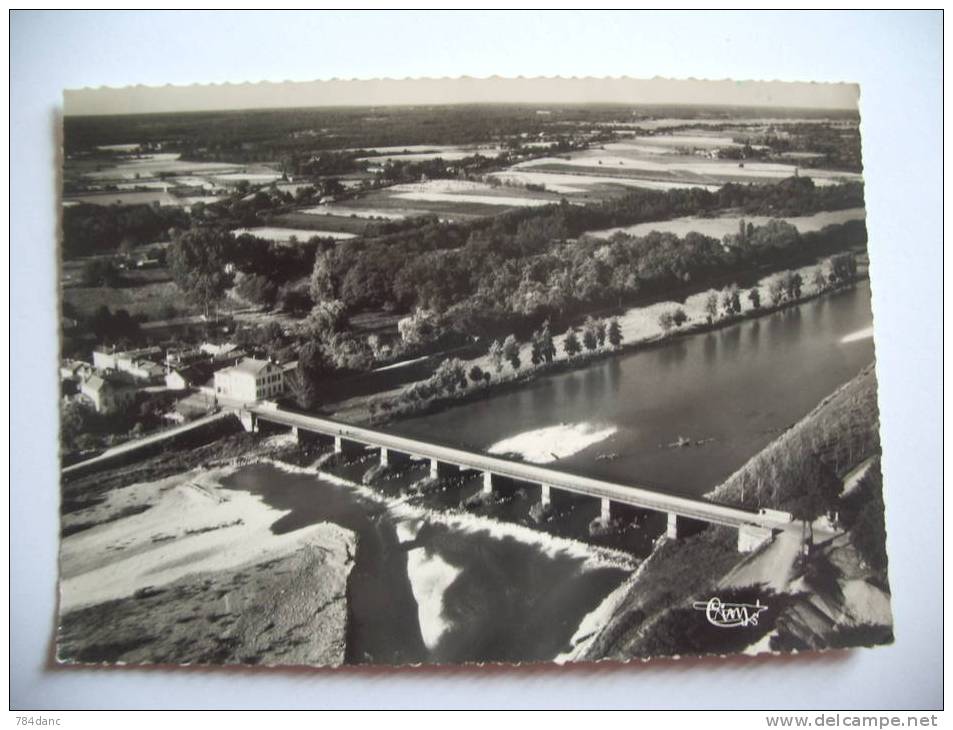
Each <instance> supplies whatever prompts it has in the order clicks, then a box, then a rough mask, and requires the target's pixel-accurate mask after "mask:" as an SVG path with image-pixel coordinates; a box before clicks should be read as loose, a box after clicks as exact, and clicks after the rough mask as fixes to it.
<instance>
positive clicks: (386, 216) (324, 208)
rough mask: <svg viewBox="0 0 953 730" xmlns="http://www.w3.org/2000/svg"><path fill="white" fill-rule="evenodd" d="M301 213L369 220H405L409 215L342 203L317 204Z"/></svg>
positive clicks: (300, 212)
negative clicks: (350, 206)
mask: <svg viewBox="0 0 953 730" xmlns="http://www.w3.org/2000/svg"><path fill="white" fill-rule="evenodd" d="M298 212H299V214H305V215H310V216H322V217H325V218H331V217H335V216H340V217H344V218H348V217H353V218H364V219H367V220H374V219H382V220H389V221H399V220H403V219H404V218H406V217H407V216H405V215H404V214H403V213H399V212H396V211H393V210H377V209H375V208H357V207H352V208H346V207H344V206H342V205H334V204H327V205H317V206H315V207H313V208H305V209H303V210H301V211H298Z"/></svg>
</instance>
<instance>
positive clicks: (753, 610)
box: [692, 598, 768, 629]
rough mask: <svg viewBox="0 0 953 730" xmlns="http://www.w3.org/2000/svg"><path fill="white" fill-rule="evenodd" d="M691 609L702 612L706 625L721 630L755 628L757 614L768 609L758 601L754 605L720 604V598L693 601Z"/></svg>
mask: <svg viewBox="0 0 953 730" xmlns="http://www.w3.org/2000/svg"><path fill="white" fill-rule="evenodd" d="M692 608H694V609H695V610H696V611H704V612H705V618H707V619H708V623H710V624H711V625H712V626H717V627H718V628H721V629H730V628H734V627H736V626H757V625H758V616H759V614H760V613H761V612H762V611H767V610H768V607H767V606H763V605H762V604H761V601H760V600H758V601H755V602H754V603H722V601H721V599H720V598H710V599H708V601H695V603H693V604H692Z"/></svg>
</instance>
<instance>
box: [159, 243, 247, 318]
mask: <svg viewBox="0 0 953 730" xmlns="http://www.w3.org/2000/svg"><path fill="white" fill-rule="evenodd" d="M232 240H233V239H232V236H231V234H230V233H228V232H227V231H224V230H221V229H213V228H192V229H190V230H188V231H186V232H184V233H182V234H181V235H179V236H177V237H176V238H175V240H174V241H173V242H172V246H171V247H170V249H169V269H170V271H171V272H172V278H173V279H174V280H175V283H176V284H177V285H178V287H179V288H180V289H181V290H182V292H183V293H184V294H185V295H186V296H187V297H188V298H189V299H190V300H192V301H194V302H195V303H196V304H198V305H199V306H201V307H202V309H203V310H204V312H205V316H206V317H208V314H209V310H210V309H211V307H213V306H214V305H215V304H216V303H218V302H220V301H221V300H222V298H223V297H224V296H225V291H226V290H227V289H228V287H229V285H230V283H231V275H230V274H227V273H226V272H225V266H226V264H227V263H228V251H229V247H230V246H231V244H232Z"/></svg>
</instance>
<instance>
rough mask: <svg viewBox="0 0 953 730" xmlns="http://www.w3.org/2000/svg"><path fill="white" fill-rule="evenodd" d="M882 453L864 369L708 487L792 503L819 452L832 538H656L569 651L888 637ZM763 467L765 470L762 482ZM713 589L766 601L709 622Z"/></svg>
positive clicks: (724, 595) (589, 654)
mask: <svg viewBox="0 0 953 730" xmlns="http://www.w3.org/2000/svg"><path fill="white" fill-rule="evenodd" d="M818 447H819V448H818ZM872 450H873V452H874V453H873V456H871V451H872ZM878 454H879V419H878V418H877V413H876V378H875V376H874V373H873V366H870V367H868V368H866V369H865V370H864V371H863V372H861V373H860V374H859V375H858V376H857V377H855V378H854V379H853V380H851V381H850V382H848V383H847V384H846V385H844V386H842V387H841V388H839V389H838V390H837V391H835V392H834V393H833V394H831V395H830V396H829V397H827V398H825V399H824V401H822V402H821V403H820V404H819V405H818V406H817V407H816V408H815V409H814V410H812V411H811V413H809V414H808V415H807V416H806V417H805V418H804V419H802V420H801V421H800V422H799V423H798V424H797V425H796V426H794V427H792V428H791V429H789V430H788V431H786V432H785V433H784V434H782V435H781V436H779V437H778V438H777V439H776V440H775V441H774V442H773V443H772V444H771V445H770V446H769V447H768V448H766V449H764V450H763V451H762V452H760V453H759V454H757V455H756V456H754V457H753V458H752V459H751V460H750V461H749V462H748V463H746V464H745V465H744V466H743V467H742V468H741V469H740V470H738V472H736V473H735V474H733V475H732V476H731V477H730V478H729V479H728V480H726V481H725V482H724V483H723V484H722V485H721V486H719V487H718V488H717V489H715V490H713V491H712V492H711V493H710V494H709V495H708V496H710V497H711V498H714V499H717V500H718V501H720V502H726V503H730V504H744V505H746V506H749V507H774V508H785V507H791V505H792V501H793V500H795V499H797V498H798V496H799V495H802V494H803V493H804V492H805V491H807V490H810V489H812V484H811V481H810V479H808V477H807V475H810V474H816V473H818V471H817V469H815V468H813V466H812V465H816V464H817V463H818V460H819V459H820V460H822V461H823V462H824V463H827V464H828V465H834V466H833V467H832V468H833V469H834V470H835V473H836V475H837V478H838V480H839V484H840V485H841V491H840V492H839V494H840V497H839V499H838V503H837V508H838V510H837V511H838V517H837V520H836V527H837V532H838V534H837V535H836V536H835V537H834V538H832V539H830V540H828V541H827V542H825V543H823V544H819V545H816V546H814V548H813V549H812V550H811V552H810V554H809V555H807V556H804V555H803V551H802V549H801V544H800V540H799V539H798V537H797V536H796V535H792V534H791V533H787V534H785V535H782V536H778V537H776V538H774V539H772V540H770V541H768V542H767V543H765V544H764V545H762V546H761V547H760V548H759V549H758V550H756V551H755V552H754V553H751V554H750V555H740V554H738V553H737V552H735V551H734V548H733V545H732V542H733V538H734V536H733V534H731V532H730V531H728V530H725V529H723V528H713V527H710V528H708V529H706V530H705V531H703V532H702V533H700V534H699V535H696V536H693V537H690V538H688V539H685V540H682V541H678V542H671V541H668V540H665V539H662V540H660V541H659V543H658V544H657V545H656V549H655V550H653V552H652V554H651V555H650V556H649V557H648V558H647V559H646V560H645V562H644V563H643V565H642V566H641V567H640V569H639V570H638V572H637V573H635V574H634V575H633V576H632V577H631V578H630V579H629V581H628V582H627V583H626V585H625V587H624V588H620V589H619V591H618V593H620V595H616V596H615V597H614V598H613V599H612V601H611V603H608V604H607V605H606V606H605V608H604V609H603V613H604V614H606V616H605V621H604V622H603V625H602V627H601V628H600V630H598V631H593V632H592V633H591V635H590V636H589V637H588V638H587V639H586V640H585V641H583V642H581V643H580V645H579V646H578V647H577V649H576V651H575V652H573V653H572V655H571V658H572V659H583V660H590V661H595V660H602V659H611V660H617V661H627V660H631V659H637V658H642V659H644V658H648V657H651V656H657V655H659V654H672V653H677V654H680V655H704V654H723V653H730V652H739V651H740V652H745V653H749V654H757V653H762V652H778V651H789V650H794V649H798V650H805V649H812V650H821V649H827V648H837V647H840V646H851V645H853V646H856V645H868V646H870V645H877V644H885V643H890V642H891V641H892V640H893V633H892V617H891V612H890V594H889V586H888V583H887V574H886V554H885V552H884V550H885V545H884V538H885V532H884V528H883V500H882V493H881V492H882V478H881V476H880V469H879V456H878ZM860 467H862V469H861V470H859V468H860ZM766 474H770V475H772V476H771V479H764V476H765V475H766ZM822 519H823V518H822ZM712 597H718V598H720V599H721V600H722V601H732V600H734V601H739V602H748V603H754V602H755V601H760V602H761V603H762V604H763V605H766V606H768V610H767V611H766V612H765V613H764V614H763V616H762V617H761V620H760V621H759V623H758V625H757V626H750V627H746V628H739V629H735V630H733V631H732V632H725V631H723V630H718V629H714V630H712V627H710V626H708V625H707V624H706V623H705V622H704V621H703V620H701V619H703V618H704V616H703V614H702V613H700V612H698V611H697V610H695V609H694V607H693V604H694V603H695V602H699V601H700V602H702V603H704V602H707V601H708V600H709V599H710V598H712Z"/></svg>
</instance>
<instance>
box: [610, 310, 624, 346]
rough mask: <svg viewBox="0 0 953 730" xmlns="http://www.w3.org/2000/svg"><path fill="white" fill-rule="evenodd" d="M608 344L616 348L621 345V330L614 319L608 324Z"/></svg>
mask: <svg viewBox="0 0 953 730" xmlns="http://www.w3.org/2000/svg"><path fill="white" fill-rule="evenodd" d="M609 344H610V345H612V346H613V347H618V346H619V345H621V344H622V328H621V327H620V326H619V320H617V319H616V318H615V317H613V318H612V320H611V321H610V322H609Z"/></svg>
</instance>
